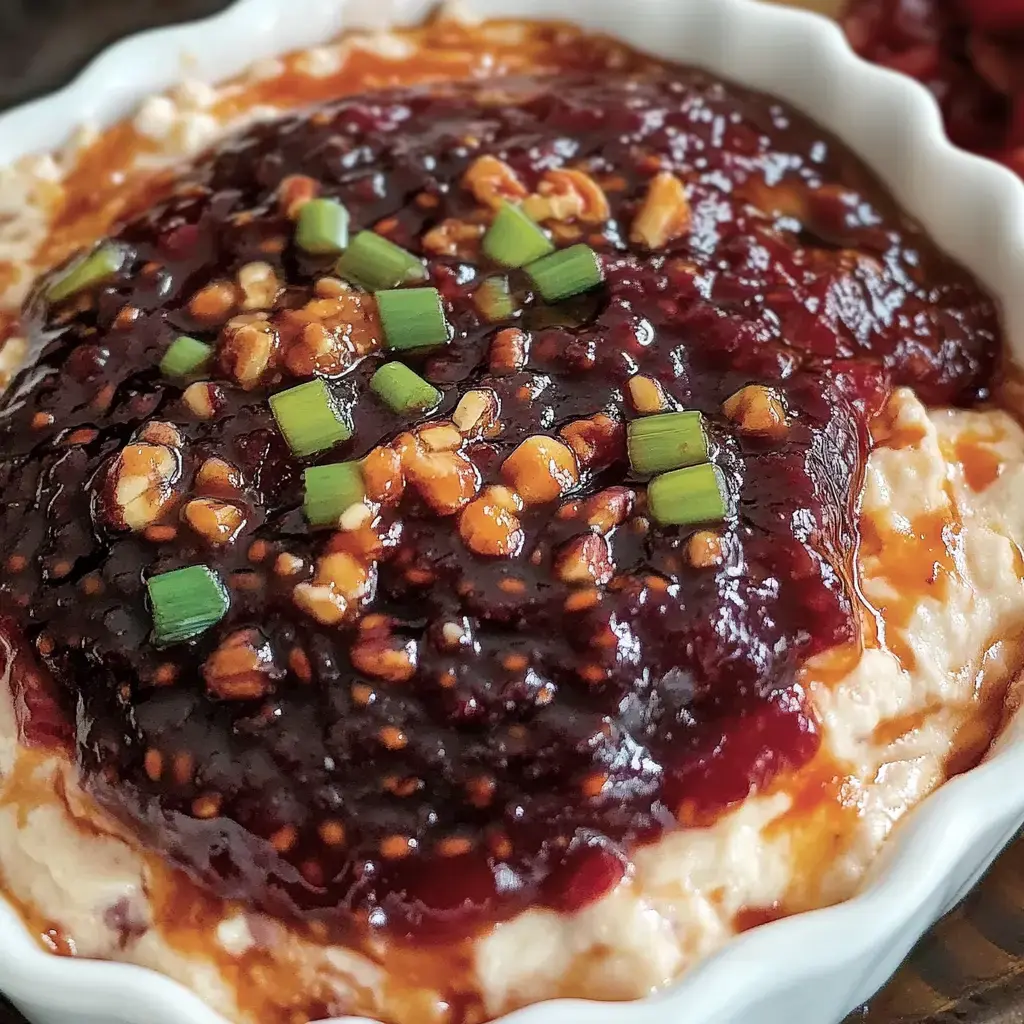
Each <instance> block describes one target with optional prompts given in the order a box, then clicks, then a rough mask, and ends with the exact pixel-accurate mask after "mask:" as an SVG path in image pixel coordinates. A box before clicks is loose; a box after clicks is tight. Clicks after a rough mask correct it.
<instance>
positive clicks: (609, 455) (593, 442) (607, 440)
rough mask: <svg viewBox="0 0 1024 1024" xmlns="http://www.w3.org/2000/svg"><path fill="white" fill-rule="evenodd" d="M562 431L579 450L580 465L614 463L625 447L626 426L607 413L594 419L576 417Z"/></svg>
mask: <svg viewBox="0 0 1024 1024" xmlns="http://www.w3.org/2000/svg"><path fill="white" fill-rule="evenodd" d="M558 433H559V436H560V437H561V438H562V439H563V440H564V441H565V443H566V444H567V445H568V446H569V447H570V448H571V449H572V450H573V452H575V454H576V458H577V459H578V460H579V464H580V465H581V466H584V467H586V468H587V469H595V468H601V467H604V466H610V465H611V464H612V463H613V462H615V461H616V459H618V458H620V457H621V456H622V455H623V453H624V450H625V444H626V428H625V427H624V426H623V424H622V423H621V422H619V420H613V419H612V418H611V416H609V415H607V414H606V413H603V412H599V413H598V414H597V415H596V416H591V417H590V419H586V420H575V421H574V422H572V423H569V424H568V425H567V426H564V427H563V428H562V429H561V430H560V431H559V432H558Z"/></svg>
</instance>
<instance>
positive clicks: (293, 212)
mask: <svg viewBox="0 0 1024 1024" xmlns="http://www.w3.org/2000/svg"><path fill="white" fill-rule="evenodd" d="M319 191H320V186H319V185H318V184H317V183H316V181H315V180H314V179H313V178H310V177H307V176H306V175H305V174H289V175H288V177H287V178H283V179H282V181H281V184H280V185H278V186H277V205H278V209H279V210H280V211H281V212H282V213H283V214H284V215H285V216H286V217H287V218H288V219H289V220H296V219H297V218H298V216H299V211H300V210H301V209H302V208H303V206H305V205H306V203H308V202H309V201H310V200H311V199H316V197H317V193H318V192H319Z"/></svg>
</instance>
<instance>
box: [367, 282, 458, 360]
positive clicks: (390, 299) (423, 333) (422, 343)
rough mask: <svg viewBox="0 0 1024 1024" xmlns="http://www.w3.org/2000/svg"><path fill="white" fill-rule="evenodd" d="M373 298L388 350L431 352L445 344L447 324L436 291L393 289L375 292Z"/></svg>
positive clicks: (428, 289) (446, 340) (439, 297)
mask: <svg viewBox="0 0 1024 1024" xmlns="http://www.w3.org/2000/svg"><path fill="white" fill-rule="evenodd" d="M374 298H375V299H376V300H377V311H378V312H379V313H380V322H381V325H382V326H383V328H384V338H385V341H386V342H387V347H388V348H396V349H410V348H430V347H432V346H434V345H446V344H447V343H448V321H447V320H445V318H444V309H443V308H442V307H441V295H440V293H439V292H438V290H437V289H436V288H395V289H392V290H389V291H383V292H376V293H375V294H374Z"/></svg>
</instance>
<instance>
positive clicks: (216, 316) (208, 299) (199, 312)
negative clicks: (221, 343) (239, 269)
mask: <svg viewBox="0 0 1024 1024" xmlns="http://www.w3.org/2000/svg"><path fill="white" fill-rule="evenodd" d="M237 302H238V293H237V292H236V290H235V286H234V285H233V284H231V283H230V282H229V281H213V282H211V283H210V284H208V285H206V287H205V288H200V289H199V291H197V292H196V293H195V295H193V296H192V298H191V299H189V303H188V311H189V313H191V314H192V316H194V317H195V318H196V320H199V321H201V322H203V323H206V324H220V323H223V322H224V321H225V320H227V318H228V317H229V316H230V315H231V314H232V312H233V311H234V309H235V306H236V304H237Z"/></svg>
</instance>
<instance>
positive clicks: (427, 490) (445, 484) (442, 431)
mask: <svg viewBox="0 0 1024 1024" xmlns="http://www.w3.org/2000/svg"><path fill="white" fill-rule="evenodd" d="M426 430H427V432H428V433H429V434H430V435H431V436H432V437H433V438H434V441H435V443H443V444H445V445H448V444H452V443H454V444H455V445H456V447H457V446H458V445H460V444H462V435H461V434H460V433H459V432H458V431H457V430H456V429H455V428H454V427H453V426H451V425H450V424H448V425H446V426H445V427H444V428H441V427H431V428H426ZM456 439H457V440H456ZM395 447H396V448H397V449H398V451H399V453H400V455H401V460H402V469H403V471H404V473H405V478H406V480H407V481H408V482H409V483H410V484H411V485H412V486H413V487H415V488H416V490H417V491H418V492H419V495H420V497H421V498H423V500H424V501H425V502H426V503H427V504H428V505H429V506H430V507H431V508H432V509H433V510H434V511H435V512H437V513H438V515H442V516H446V515H453V514H454V513H456V512H458V511H459V509H461V508H464V507H465V506H466V505H467V504H468V503H469V502H470V501H471V500H472V499H473V498H474V497H475V495H476V493H477V490H478V489H479V487H480V472H479V470H478V469H477V468H476V466H475V465H474V464H473V463H472V462H470V460H469V459H467V458H466V456H465V455H463V453H462V452H460V451H452V450H447V451H432V450H431V449H430V448H429V447H428V446H427V444H425V443H424V440H423V435H422V432H421V433H419V434H403V435H400V436H399V437H398V438H396V440H395Z"/></svg>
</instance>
